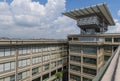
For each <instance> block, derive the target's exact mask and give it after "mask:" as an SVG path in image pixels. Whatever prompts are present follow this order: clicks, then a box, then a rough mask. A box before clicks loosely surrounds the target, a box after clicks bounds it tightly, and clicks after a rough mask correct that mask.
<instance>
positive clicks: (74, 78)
mask: <svg viewBox="0 0 120 81" xmlns="http://www.w3.org/2000/svg"><path fill="white" fill-rule="evenodd" d="M70 79H72V80H75V81H81V77H80V76H77V75H73V74H70Z"/></svg>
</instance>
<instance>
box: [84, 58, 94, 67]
mask: <svg viewBox="0 0 120 81" xmlns="http://www.w3.org/2000/svg"><path fill="white" fill-rule="evenodd" d="M83 62H84V63H89V64H94V65H96V59H94V58H87V57H83Z"/></svg>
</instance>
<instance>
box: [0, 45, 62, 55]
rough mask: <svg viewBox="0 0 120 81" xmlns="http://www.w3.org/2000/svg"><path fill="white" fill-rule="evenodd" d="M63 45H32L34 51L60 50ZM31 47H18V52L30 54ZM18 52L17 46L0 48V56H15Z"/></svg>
mask: <svg viewBox="0 0 120 81" xmlns="http://www.w3.org/2000/svg"><path fill="white" fill-rule="evenodd" d="M60 48H61V47H57V46H56V47H32V52H33V53H36V52H41V51H42V50H43V51H50V50H58V49H60ZM30 49H31V48H30V47H20V48H18V54H19V55H24V54H30ZM15 54H16V49H15V48H0V57H5V56H14V55H15Z"/></svg>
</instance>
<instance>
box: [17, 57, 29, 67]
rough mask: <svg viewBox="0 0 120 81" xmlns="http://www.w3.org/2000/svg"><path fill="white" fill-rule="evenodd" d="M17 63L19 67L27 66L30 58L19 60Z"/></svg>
mask: <svg viewBox="0 0 120 81" xmlns="http://www.w3.org/2000/svg"><path fill="white" fill-rule="evenodd" d="M18 64H19V65H18V66H19V67H25V66H28V65H30V59H24V60H19V61H18Z"/></svg>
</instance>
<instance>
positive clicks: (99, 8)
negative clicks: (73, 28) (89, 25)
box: [63, 4, 115, 25]
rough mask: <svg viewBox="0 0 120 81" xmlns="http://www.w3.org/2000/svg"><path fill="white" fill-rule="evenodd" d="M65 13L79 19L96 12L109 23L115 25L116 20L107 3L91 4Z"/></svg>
mask: <svg viewBox="0 0 120 81" xmlns="http://www.w3.org/2000/svg"><path fill="white" fill-rule="evenodd" d="M63 14H64V15H66V16H68V17H70V18H73V19H75V20H77V19H79V18H80V17H83V16H88V15H91V14H96V15H98V16H101V17H102V18H104V19H105V21H107V24H108V25H115V23H114V20H113V18H112V16H111V14H110V12H109V10H108V8H107V6H106V4H100V5H95V6H90V7H87V8H82V9H77V10H73V11H70V12H65V13H63ZM68 14H69V15H68Z"/></svg>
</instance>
